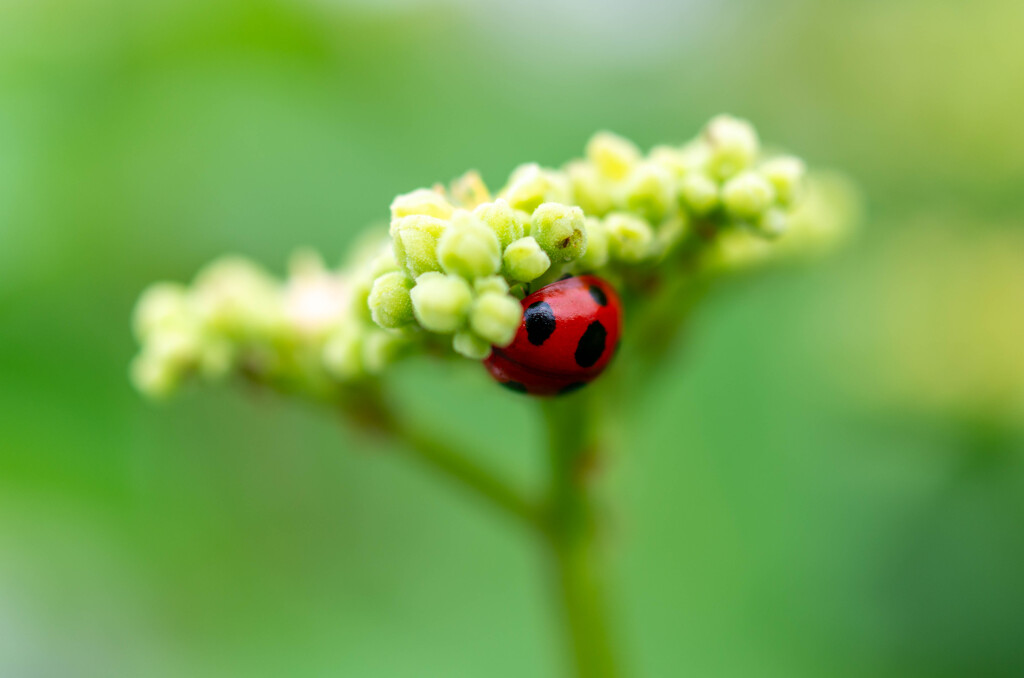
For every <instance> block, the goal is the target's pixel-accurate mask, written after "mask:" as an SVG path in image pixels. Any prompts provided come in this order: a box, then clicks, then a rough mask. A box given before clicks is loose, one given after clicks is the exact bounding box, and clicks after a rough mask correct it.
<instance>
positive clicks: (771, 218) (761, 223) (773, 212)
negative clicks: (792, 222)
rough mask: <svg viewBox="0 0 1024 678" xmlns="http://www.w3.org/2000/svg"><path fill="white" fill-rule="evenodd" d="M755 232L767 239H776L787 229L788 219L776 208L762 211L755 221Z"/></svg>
mask: <svg viewBox="0 0 1024 678" xmlns="http://www.w3.org/2000/svg"><path fill="white" fill-rule="evenodd" d="M756 226H757V230H758V231H760V232H761V233H763V234H764V235H766V236H768V237H769V238H777V237H779V236H781V235H782V234H783V233H785V232H786V229H788V228H789V217H788V216H787V215H786V213H785V212H784V211H782V210H780V209H779V208H777V207H773V208H770V209H767V210H765V211H764V213H763V214H762V215H761V216H760V218H759V219H758V220H757V224H756Z"/></svg>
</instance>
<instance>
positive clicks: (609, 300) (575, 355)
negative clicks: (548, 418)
mask: <svg viewBox="0 0 1024 678" xmlns="http://www.w3.org/2000/svg"><path fill="white" fill-rule="evenodd" d="M522 304H523V321H522V323H520V325H519V331H518V332H517V333H516V336H515V339H513V340H512V343H511V344H509V345H508V346H507V347H505V348H497V347H495V348H494V350H493V352H492V353H491V355H490V357H489V358H487V359H486V360H485V361H484V365H485V366H486V367H487V371H488V372H490V373H491V376H492V377H494V378H495V379H496V380H497V381H498V382H499V383H500V384H501V385H502V386H505V387H507V388H510V389H512V390H514V391H521V392H524V393H529V394H532V395H541V396H546V395H558V394H560V393H568V392H570V391H574V390H576V389H578V388H581V387H583V386H585V385H586V384H587V383H589V382H590V381H592V380H593V379H595V378H596V377H597V376H598V375H599V374H601V372H602V371H603V370H604V368H605V367H606V366H607V365H608V362H609V361H610V360H611V358H612V355H613V354H614V353H615V347H616V346H617V345H618V343H619V334H620V332H621V329H622V304H621V302H620V301H619V297H618V295H617V294H615V290H614V289H613V288H612V286H611V285H609V284H608V283H607V282H605V281H604V280H602V279H601V278H598V277H596V276H592V275H581V276H575V277H569V278H564V279H562V280H559V281H558V282H555V283H552V284H550V285H547V286H545V287H542V288H541V289H539V290H537V291H536V292H534V293H533V294H531V295H529V296H528V297H526V298H525V299H523V301H522Z"/></svg>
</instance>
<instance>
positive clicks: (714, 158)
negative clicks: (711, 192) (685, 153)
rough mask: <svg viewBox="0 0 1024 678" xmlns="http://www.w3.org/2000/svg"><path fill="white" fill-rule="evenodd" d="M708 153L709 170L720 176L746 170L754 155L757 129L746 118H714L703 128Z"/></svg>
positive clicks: (726, 177) (756, 143)
mask: <svg viewBox="0 0 1024 678" xmlns="http://www.w3.org/2000/svg"><path fill="white" fill-rule="evenodd" d="M704 139H705V141H706V142H707V144H708V146H709V149H710V154H709V156H708V169H709V170H710V172H711V174H712V175H714V176H715V177H717V178H719V179H728V178H729V177H731V176H734V175H736V174H739V173H740V172H741V171H743V170H745V169H747V168H748V167H750V166H751V164H753V162H754V158H756V157H757V153H758V149H759V145H760V143H759V141H758V139H757V132H755V131H754V128H753V126H751V124H750V123H749V122H747V121H746V120H740V119H738V118H734V117H732V116H729V115H720V116H718V117H716V118H714V119H713V120H712V121H711V122H709V123H708V125H707V127H705V128H704Z"/></svg>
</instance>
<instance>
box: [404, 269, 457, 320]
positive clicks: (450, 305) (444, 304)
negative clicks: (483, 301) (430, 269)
mask: <svg viewBox="0 0 1024 678" xmlns="http://www.w3.org/2000/svg"><path fill="white" fill-rule="evenodd" d="M410 296H411V297H412V309H413V313H415V315H416V320H418V321H419V323H420V325H422V326H423V328H424V329H426V330H429V331H431V332H438V333H442V334H446V333H449V332H454V331H455V330H457V329H459V328H460V327H462V325H463V323H464V322H465V321H466V315H467V314H468V313H469V308H470V305H471V304H472V303H473V293H472V292H471V291H470V288H469V284H468V283H467V282H466V281H465V280H463V279H462V278H460V277H458V276H452V275H444V274H441V273H424V274H423V275H421V276H420V277H419V278H417V279H416V286H415V287H413V288H412V292H411V293H410Z"/></svg>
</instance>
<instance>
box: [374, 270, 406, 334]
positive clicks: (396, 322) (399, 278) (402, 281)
mask: <svg viewBox="0 0 1024 678" xmlns="http://www.w3.org/2000/svg"><path fill="white" fill-rule="evenodd" d="M415 284H416V283H415V282H414V281H413V279H412V278H410V277H409V276H408V275H406V273H405V272H404V271H396V272H394V273H385V274H384V275H382V276H380V277H379V278H377V279H376V280H374V281H373V287H372V288H370V296H369V299H368V300H367V303H368V305H369V307H370V314H371V316H372V317H373V322H375V323H377V324H378V325H380V326H381V327H391V328H395V327H403V326H405V325H408V324H409V323H411V322H412V321H413V319H414V318H413V313H412V298H411V297H410V296H409V291H410V290H411V289H412V288H413V285H415Z"/></svg>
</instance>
